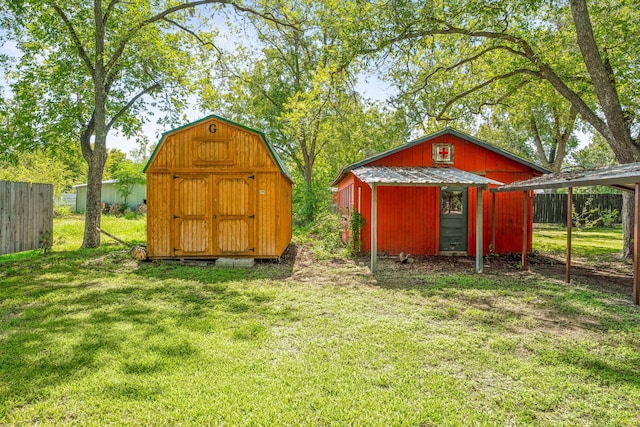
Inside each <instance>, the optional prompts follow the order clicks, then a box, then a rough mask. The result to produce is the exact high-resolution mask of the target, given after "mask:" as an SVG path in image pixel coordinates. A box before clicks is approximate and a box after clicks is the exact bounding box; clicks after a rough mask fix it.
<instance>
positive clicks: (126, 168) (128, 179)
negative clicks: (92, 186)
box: [112, 160, 147, 204]
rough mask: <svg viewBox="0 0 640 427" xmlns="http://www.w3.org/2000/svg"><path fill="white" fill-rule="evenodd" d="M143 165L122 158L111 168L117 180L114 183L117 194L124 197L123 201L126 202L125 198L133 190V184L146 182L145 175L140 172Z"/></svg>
mask: <svg viewBox="0 0 640 427" xmlns="http://www.w3.org/2000/svg"><path fill="white" fill-rule="evenodd" d="M143 169H144V165H143V164H141V163H133V162H132V161H131V160H124V161H121V162H120V163H118V164H117V165H115V166H114V168H113V172H112V174H113V178H114V179H116V180H117V182H116V183H115V184H114V186H115V187H116V190H117V191H118V194H119V195H120V196H121V197H122V198H123V199H124V203H125V204H126V203H127V198H128V197H129V196H130V195H131V193H132V192H133V186H134V185H136V184H144V183H146V182H147V177H146V175H145V174H144V172H142V170H143Z"/></svg>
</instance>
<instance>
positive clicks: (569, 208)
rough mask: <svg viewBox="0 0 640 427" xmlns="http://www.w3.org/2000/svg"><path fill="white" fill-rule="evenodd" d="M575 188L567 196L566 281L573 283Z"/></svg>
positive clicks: (570, 189)
mask: <svg viewBox="0 0 640 427" xmlns="http://www.w3.org/2000/svg"><path fill="white" fill-rule="evenodd" d="M572 213H573V188H572V187H569V193H568V194H567V262H566V272H565V279H564V281H565V282H567V283H571V230H572V226H573V217H572Z"/></svg>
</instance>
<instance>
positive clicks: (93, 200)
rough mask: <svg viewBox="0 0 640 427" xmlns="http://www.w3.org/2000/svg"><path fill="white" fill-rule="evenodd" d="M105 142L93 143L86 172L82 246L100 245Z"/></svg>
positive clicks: (105, 154) (95, 246)
mask: <svg viewBox="0 0 640 427" xmlns="http://www.w3.org/2000/svg"><path fill="white" fill-rule="evenodd" d="M100 147H106V142H105V143H103V144H95V147H94V149H93V153H92V156H91V161H89V162H88V164H89V172H88V174H87V208H86V211H85V221H84V239H83V241H82V247H83V248H97V247H98V246H100V232H99V231H98V228H99V227H100V216H101V214H102V211H101V209H100V208H101V205H102V175H103V173H104V165H105V163H106V160H107V153H106V148H103V149H100Z"/></svg>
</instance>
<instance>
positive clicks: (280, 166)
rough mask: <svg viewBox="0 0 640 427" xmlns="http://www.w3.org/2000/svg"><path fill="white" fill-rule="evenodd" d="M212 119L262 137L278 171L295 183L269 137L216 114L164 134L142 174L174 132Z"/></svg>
mask: <svg viewBox="0 0 640 427" xmlns="http://www.w3.org/2000/svg"><path fill="white" fill-rule="evenodd" d="M211 119H216V120H220V121H222V122H225V123H228V124H230V125H232V126H236V127H239V128H241V129H244V130H247V131H249V132H253V133H255V134H258V135H259V136H260V138H262V141H263V142H264V144H265V145H266V147H267V149H268V150H269V153H270V154H271V157H273V160H275V162H276V164H277V165H278V169H280V172H282V174H284V175H285V176H286V177H287V178H288V179H289V181H291V182H293V178H291V173H289V169H287V166H286V165H285V164H284V162H283V161H282V159H281V158H280V156H279V155H278V153H277V152H276V151H275V150H274V149H273V147H272V146H271V144H270V143H269V141H268V140H267V137H266V135H265V134H264V133H262V132H260V131H259V130H256V129H252V128H250V127H248V126H244V125H241V124H240V123H236V122H234V121H231V120H229V119H225V118H223V117H220V116H217V115H215V114H210V115H208V116H206V117H203V118H202V119H199V120H196V121H194V122H191V123H187V124H185V125H182V126H180V127H177V128H175V129H171V130H168V131H166V132H164V133H163V134H162V136H161V137H160V141H158V144H156V148H155V149H154V150H153V153H152V154H151V157H149V161H148V162H147V164H146V165H145V167H144V169H143V170H142V172H144V173H146V172H147V168H148V167H149V165H150V164H151V162H152V161H153V158H154V157H155V156H156V153H157V152H158V149H159V148H160V146H161V145H162V143H163V141H164V139H165V138H166V137H167V136H169V135H170V134H172V133H174V132H178V131H180V130H182V129H186V128H188V127H191V126H195V125H199V124H200V123H203V122H206V121H207V120H211Z"/></svg>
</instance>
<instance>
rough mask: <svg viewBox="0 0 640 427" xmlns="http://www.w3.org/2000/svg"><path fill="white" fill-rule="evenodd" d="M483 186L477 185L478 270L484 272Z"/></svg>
mask: <svg viewBox="0 0 640 427" xmlns="http://www.w3.org/2000/svg"><path fill="white" fill-rule="evenodd" d="M482 246H483V244H482V188H481V187H476V272H477V273H482V267H483V264H484V260H483V259H482V258H483V257H482V256H483V255H484V254H483V253H482V252H483V251H482Z"/></svg>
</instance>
